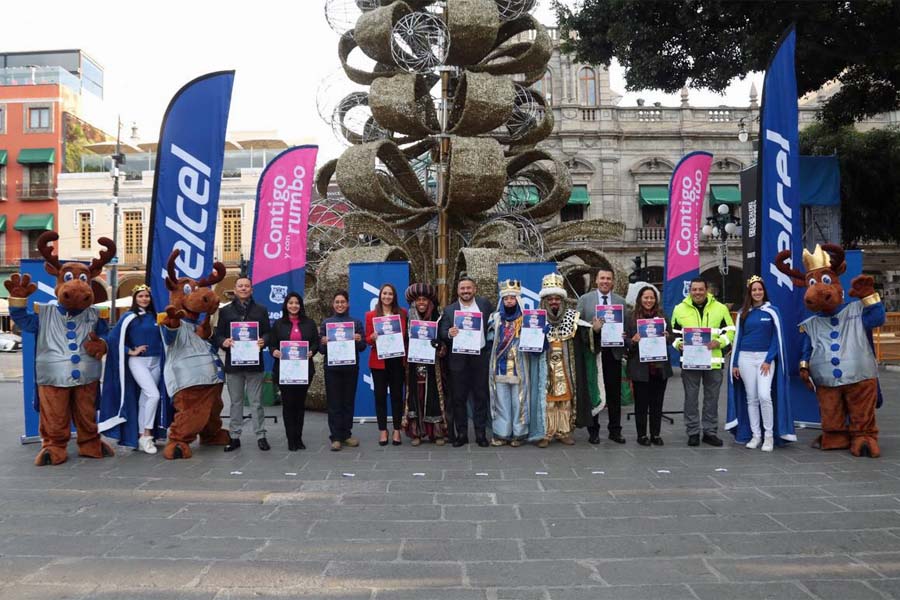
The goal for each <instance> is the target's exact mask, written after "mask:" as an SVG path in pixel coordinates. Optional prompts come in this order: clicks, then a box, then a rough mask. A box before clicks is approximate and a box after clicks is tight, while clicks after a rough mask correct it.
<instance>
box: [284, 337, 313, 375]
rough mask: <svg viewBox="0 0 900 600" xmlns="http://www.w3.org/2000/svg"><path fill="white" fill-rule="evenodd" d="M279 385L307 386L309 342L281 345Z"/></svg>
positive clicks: (287, 342) (286, 342)
mask: <svg viewBox="0 0 900 600" xmlns="http://www.w3.org/2000/svg"><path fill="white" fill-rule="evenodd" d="M278 349H279V350H281V359H280V362H279V364H278V383H280V384H282V385H306V384H308V383H309V342H291V341H285V342H281V343H280V344H279V348H278Z"/></svg>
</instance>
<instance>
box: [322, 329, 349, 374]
mask: <svg viewBox="0 0 900 600" xmlns="http://www.w3.org/2000/svg"><path fill="white" fill-rule="evenodd" d="M355 335H356V328H355V327H354V326H353V321H344V322H341V323H325V339H326V340H327V341H328V344H327V345H326V346H325V348H326V352H327V354H328V366H331V367H337V366H340V365H355V364H356V340H355V339H354V336H355Z"/></svg>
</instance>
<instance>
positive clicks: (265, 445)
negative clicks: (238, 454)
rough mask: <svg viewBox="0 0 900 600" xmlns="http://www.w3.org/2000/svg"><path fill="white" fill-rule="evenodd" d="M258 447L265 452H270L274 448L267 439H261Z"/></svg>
mask: <svg viewBox="0 0 900 600" xmlns="http://www.w3.org/2000/svg"><path fill="white" fill-rule="evenodd" d="M256 445H257V446H259V449H260V450H262V451H263V452H268V451H269V450H271V449H272V446H270V445H269V440H267V439H266V438H259V439H258V440H256Z"/></svg>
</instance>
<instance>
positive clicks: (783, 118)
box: [746, 26, 819, 422]
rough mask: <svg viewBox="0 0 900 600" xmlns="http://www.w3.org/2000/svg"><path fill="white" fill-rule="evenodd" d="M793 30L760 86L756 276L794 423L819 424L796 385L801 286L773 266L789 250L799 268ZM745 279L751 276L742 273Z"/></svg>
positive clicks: (812, 402)
mask: <svg viewBox="0 0 900 600" xmlns="http://www.w3.org/2000/svg"><path fill="white" fill-rule="evenodd" d="M796 39H797V35H796V31H795V30H794V27H793V26H791V27H790V28H789V29H788V30H787V31H786V32H785V34H784V35H783V36H782V39H781V41H780V42H779V44H778V46H777V49H776V51H775V54H774V56H773V57H772V61H771V63H770V64H769V68H768V69H766V78H765V83H764V84H763V97H762V112H761V114H760V124H759V161H758V162H759V170H758V177H759V182H758V186H757V187H758V190H759V206H758V207H756V211H751V214H755V216H756V220H755V223H756V227H757V229H758V233H759V235H758V237H757V240H758V241H757V249H758V256H759V263H758V264H759V269H760V271H761V273H759V275H760V276H761V277H762V278H763V283H764V284H765V286H766V291H767V292H768V294H769V299H770V300H771V302H772V304H774V305H775V306H777V307H778V310H779V311H780V312H781V318H782V319H783V321H784V323H783V325H784V330H785V332H787V335H785V345H786V348H785V352H786V357H785V360H786V362H787V363H788V364H787V365H786V366H787V369H788V373H790V375H792V376H793V377H792V379H793V382H792V385H791V392H792V393H791V403H792V407H793V412H794V418H795V419H796V420H798V421H807V422H816V421H818V420H819V416H818V403H817V402H816V399H815V397H814V396H813V395H812V394H810V393H808V392H805V388H803V386H802V385H797V383H799V380H798V379H797V377H796V375H797V368H798V366H799V360H800V336H799V335H797V325H798V324H799V323H800V321H802V320H803V318H804V315H805V312H806V311H805V308H804V305H803V293H804V291H805V290H804V289H803V288H798V287H795V286H794V284H793V283H792V282H791V279H790V278H789V277H788V276H787V275H784V274H783V273H781V272H780V271H779V270H778V269H777V268H776V267H775V256H776V255H777V254H778V253H779V252H781V251H782V250H790V251H791V260H792V261H793V266H794V267H796V268H799V269H801V270H802V269H803V265H802V264H801V263H800V260H801V256H802V254H803V239H802V231H801V219H802V215H801V211H800V190H799V187H800V185H799V184H800V147H799V130H798V124H797V113H798V111H797V78H796V73H795V66H794V51H795V47H796ZM746 275H747V276H748V277H749V276H750V275H753V273H746Z"/></svg>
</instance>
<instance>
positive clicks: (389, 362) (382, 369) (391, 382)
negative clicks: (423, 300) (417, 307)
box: [366, 283, 406, 446]
mask: <svg viewBox="0 0 900 600" xmlns="http://www.w3.org/2000/svg"><path fill="white" fill-rule="evenodd" d="M390 315H399V316H400V324H399V330H400V332H401V333H402V334H403V347H404V352H403V356H397V357H394V358H385V359H381V358H378V349H377V345H376V340H377V339H378V333H377V332H376V331H375V325H374V322H373V320H374V319H375V318H376V317H386V316H390ZM366 343H368V344H369V345H370V346H372V351H371V352H370V353H369V368H370V369H371V370H372V381H373V382H374V384H375V416H376V417H377V418H378V431H379V437H378V445H379V446H387V443H388V433H387V395H388V390H390V394H391V417H392V418H393V421H394V437H393V440H392V442H391V443H392V444H393V445H394V446H399V445H400V444H401V441H400V439H401V438H400V429H401V422H402V420H403V380H404V373H405V370H406V310H404V309H402V308H400V307H399V306H398V305H397V290H396V289H395V288H394V286H393V285H391V284H390V283H386V284H384V285H383V286H381V289H380V290H379V291H378V304H377V305H376V306H375V310H370V311H369V312H367V313H366Z"/></svg>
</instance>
